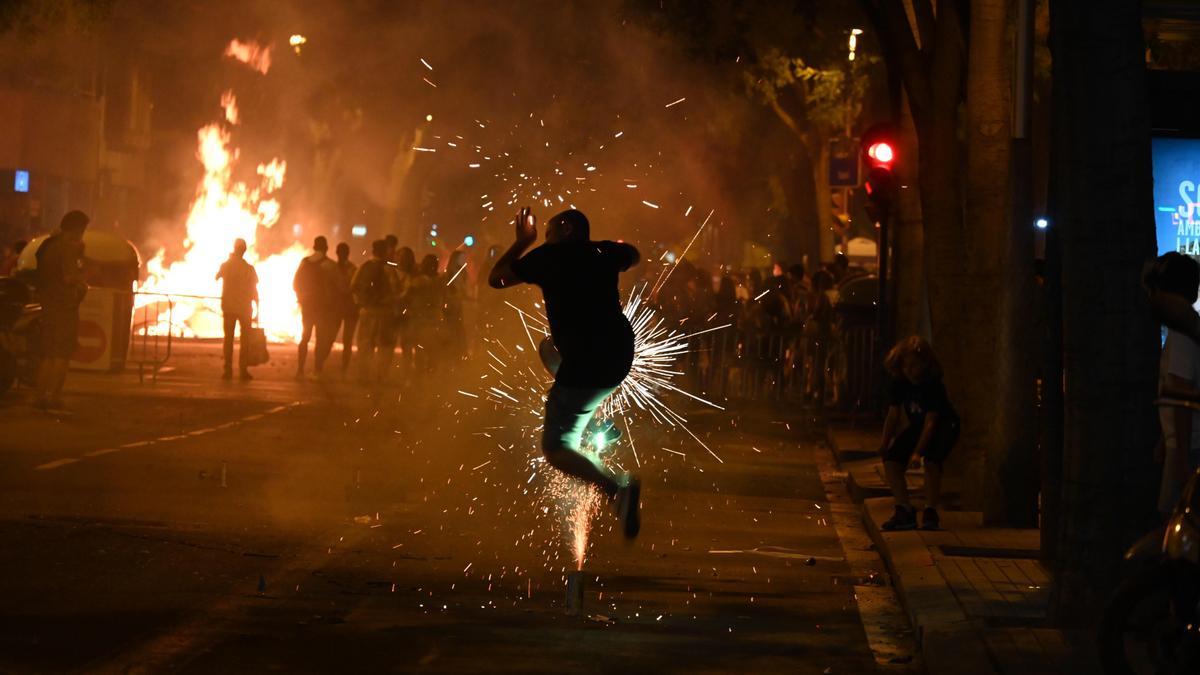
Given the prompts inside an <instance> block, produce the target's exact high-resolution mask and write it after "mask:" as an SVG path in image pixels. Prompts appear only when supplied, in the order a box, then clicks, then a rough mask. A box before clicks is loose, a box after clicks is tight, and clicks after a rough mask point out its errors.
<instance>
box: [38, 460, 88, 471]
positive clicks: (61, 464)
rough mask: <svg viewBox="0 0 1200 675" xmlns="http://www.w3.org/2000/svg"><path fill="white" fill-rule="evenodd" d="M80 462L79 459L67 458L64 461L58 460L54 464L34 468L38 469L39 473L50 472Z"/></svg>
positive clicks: (49, 463) (48, 463)
mask: <svg viewBox="0 0 1200 675" xmlns="http://www.w3.org/2000/svg"><path fill="white" fill-rule="evenodd" d="M78 461H79V459H77V458H75V457H66V458H64V459H56V460H54V461H53V462H46V463H45V464H39V465H38V466H36V467H34V468H35V469H37V470H38V471H48V470H50V469H57V468H58V467H60V466H66V465H67V464H74V463H75V462H78Z"/></svg>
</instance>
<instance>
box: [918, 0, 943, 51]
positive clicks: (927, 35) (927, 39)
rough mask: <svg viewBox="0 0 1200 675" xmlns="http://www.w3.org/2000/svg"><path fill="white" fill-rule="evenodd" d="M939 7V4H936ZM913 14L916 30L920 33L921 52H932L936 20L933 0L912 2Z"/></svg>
mask: <svg viewBox="0 0 1200 675" xmlns="http://www.w3.org/2000/svg"><path fill="white" fill-rule="evenodd" d="M938 4H939V5H940V4H941V3H938ZM912 5H913V13H914V14H916V16H917V28H916V30H918V31H920V33H919V34H920V39H921V50H922V51H924V52H925V53H927V54H928V53H929V52H930V51H932V47H933V42H934V40H935V39H936V38H935V37H934V34H935V33H936V32H937V19H936V18H935V17H934V14H933V0H912Z"/></svg>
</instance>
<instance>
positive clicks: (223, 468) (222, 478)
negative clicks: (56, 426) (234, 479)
mask: <svg viewBox="0 0 1200 675" xmlns="http://www.w3.org/2000/svg"><path fill="white" fill-rule="evenodd" d="M221 487H229V486H228V485H226V484H225V462H221Z"/></svg>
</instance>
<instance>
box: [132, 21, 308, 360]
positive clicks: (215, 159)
mask: <svg viewBox="0 0 1200 675" xmlns="http://www.w3.org/2000/svg"><path fill="white" fill-rule="evenodd" d="M225 53H226V54H227V55H230V56H233V57H235V58H237V59H238V60H239V61H242V62H244V63H246V64H247V65H249V66H250V67H252V68H255V69H256V70H258V71H259V72H262V73H265V72H267V68H269V67H270V57H269V50H267V49H265V48H260V47H259V46H258V45H256V44H254V43H242V42H239V41H237V40H234V41H233V42H231V43H230V44H229V48H228V49H227V50H226V52H225ZM221 107H222V108H223V109H224V111H225V123H227V124H225V123H221V122H214V123H212V124H208V125H205V126H204V127H202V128H201V129H200V130H199V131H198V132H197V134H196V138H197V147H196V158H197V159H198V160H200V163H201V165H203V167H204V176H203V178H201V180H200V183H199V184H198V185H197V186H196V198H195V200H194V201H193V202H192V205H191V209H190V210H189V212H188V216H187V238H186V239H185V240H184V247H185V249H186V253H185V254H184V256H183V258H182V259H181V260H176V261H174V262H171V263H169V264H168V263H167V262H166V251H164V250H160V251H159V252H158V253H157V254H156V255H155V256H154V257H153V258H152V259H151V260H150V261H149V262H148V263H147V264H146V270H147V279H146V281H145V283H143V284H142V285H141V286H140V288H139V291H141V292H142V293H143V294H144V295H141V296H139V301H138V304H139V306H142V305H149V304H152V303H155V302H161V300H162V298H161V297H158V296H155V295H150V294H152V293H161V294H169V295H171V296H173V298H174V300H175V309H174V316H173V317H172V325H170V326H168V325H167V324H166V321H167V317H166V316H165V314H164V315H160V319H161V320H159V321H158V322H157V325H154V322H153V321H151V322H150V323H151V324H152V325H147V326H144V327H143V329H144V330H147V331H150V332H157V333H163V332H166V331H168V330H171V331H175V332H178V333H180V334H183V335H185V336H188V337H218V336H220V335H221V334H222V332H223V326H222V321H221V316H220V300H219V299H218V298H219V297H220V295H221V282H220V281H217V280H216V278H215V277H216V273H217V270H218V269H219V268H220V266H221V263H223V262H225V260H226V259H227V258H228V257H229V253H230V251H232V250H233V242H234V241H235V240H237V239H244V240H245V241H246V244H247V247H248V250H247V253H246V260H247V261H248V262H249V263H250V264H252V265H254V266H255V268H256V269H257V272H258V278H259V282H258V292H259V297H260V300H261V302H260V305H259V316H258V322H259V325H260V326H262V327H263V328H264V329H265V330H266V333H267V335H268V337H270V338H271V339H273V340H275V341H285V340H294V339H295V338H296V336H297V335H299V333H300V316H299V308H298V307H297V304H296V297H295V294H294V292H293V290H292V276H293V274H294V273H295V271H296V267H297V266H298V265H299V264H300V260H301V259H302V258H303V257H304V256H305V254H306V251H305V249H304V247H303V246H302V245H301V244H299V243H298V242H297V243H293V244H292V245H291V247H289V248H288V249H287V250H285V251H283V252H282V253H279V254H276V255H269V256H267V255H264V254H263V252H262V251H261V250H259V247H258V246H257V242H258V233H259V228H271V227H273V226H274V225H275V224H276V223H277V222H279V217H280V204H279V200H278V199H277V198H276V194H277V193H278V191H279V190H280V189H281V188H282V187H283V183H284V179H285V177H286V175H287V163H286V162H284V161H283V160H280V159H272V160H271V161H270V162H268V163H266V164H259V165H258V167H257V174H258V183H257V185H254V186H250V185H247V184H246V183H244V182H241V181H238V180H235V179H234V169H235V168H236V166H237V161H238V150H237V148H236V147H235V146H234V145H233V143H232V132H231V130H230V129H231V127H233V126H235V125H237V124H238V121H239V119H238V118H239V116H238V110H237V99H236V98H235V97H234V95H233V92H231V91H227V92H225V93H224V94H223V95H222V96H221ZM181 296H192V297H181Z"/></svg>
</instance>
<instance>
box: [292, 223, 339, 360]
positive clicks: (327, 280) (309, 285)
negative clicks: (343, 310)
mask: <svg viewBox="0 0 1200 675" xmlns="http://www.w3.org/2000/svg"><path fill="white" fill-rule="evenodd" d="M328 252H329V242H328V241H327V240H326V239H325V237H317V238H316V239H315V240H313V253H312V255H310V256H308V257H307V258H304V259H303V260H301V261H300V266H299V267H297V268H296V276H295V277H294V278H293V279H292V288H293V289H295V291H296V299H297V300H298V301H299V302H300V319H301V323H302V326H303V327H302V330H301V333H300V344H299V345H298V346H297V355H296V358H297V363H296V377H297V378H301V377H304V363H305V361H307V359H308V343H309V341H310V340H311V339H312V337H313V333H314V332H315V333H316V336H317V350H316V358H315V363H314V364H313V366H314V368H313V370H314V372H315V373H316V374H317V375H320V374H321V371H322V369H323V368H324V366H325V359H326V358H328V357H329V352H330V350H332V349H333V338H334V335H335V333H336V332H337V323H336V321H337V311H338V309H337V306H336V303H337V287H338V279H339V274H340V273H339V271H338V266H337V263H335V262H334V261H332V260H330V259H329V256H328V255H327V254H328Z"/></svg>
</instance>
